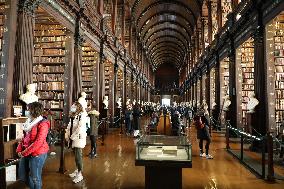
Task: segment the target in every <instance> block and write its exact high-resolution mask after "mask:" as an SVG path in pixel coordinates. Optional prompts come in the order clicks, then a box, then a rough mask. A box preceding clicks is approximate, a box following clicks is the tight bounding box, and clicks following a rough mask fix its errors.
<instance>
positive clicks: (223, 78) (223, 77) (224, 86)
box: [219, 57, 230, 125]
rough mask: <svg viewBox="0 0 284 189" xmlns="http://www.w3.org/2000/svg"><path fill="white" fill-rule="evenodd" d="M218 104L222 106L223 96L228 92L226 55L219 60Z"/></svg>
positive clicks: (222, 116) (222, 114) (227, 61)
mask: <svg viewBox="0 0 284 189" xmlns="http://www.w3.org/2000/svg"><path fill="white" fill-rule="evenodd" d="M219 69H220V70H219V73H220V106H221V108H222V110H223V108H224V97H225V96H226V95H228V94H229V75H230V73H229V58H228V57H226V58H224V59H223V60H222V61H221V62H220V68H219ZM220 119H221V124H222V125H223V124H225V119H226V118H225V112H224V111H222V112H221V117H220Z"/></svg>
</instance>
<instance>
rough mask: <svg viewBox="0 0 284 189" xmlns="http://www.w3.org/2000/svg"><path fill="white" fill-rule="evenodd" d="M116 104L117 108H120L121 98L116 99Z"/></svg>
mask: <svg viewBox="0 0 284 189" xmlns="http://www.w3.org/2000/svg"><path fill="white" fill-rule="evenodd" d="M116 103H117V108H121V104H122V102H121V98H120V97H119V98H118V100H117V101H116Z"/></svg>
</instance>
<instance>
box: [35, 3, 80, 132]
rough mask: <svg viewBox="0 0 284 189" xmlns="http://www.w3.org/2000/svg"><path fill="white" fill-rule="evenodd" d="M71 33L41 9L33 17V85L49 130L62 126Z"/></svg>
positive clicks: (68, 75)
mask: <svg viewBox="0 0 284 189" xmlns="http://www.w3.org/2000/svg"><path fill="white" fill-rule="evenodd" d="M72 40H73V35H72V33H71V32H70V31H69V30H68V29H67V28H66V27H65V26H63V25H62V24H60V23H59V22H58V21H57V20H56V18H54V17H52V16H51V15H49V14H48V13H47V12H46V11H45V10H43V9H42V8H40V7H39V8H38V9H37V10H36V14H35V28H34V57H33V82H34V83H37V96H38V97H39V102H41V103H42V104H43V106H44V109H45V110H46V114H47V115H48V119H49V120H50V121H51V128H52V129H53V128H58V127H60V126H62V125H63V122H62V121H63V112H64V111H66V110H65V109H66V108H64V107H66V106H65V105H66V102H67V101H66V100H67V98H66V92H67V89H68V87H66V86H67V85H68V84H67V80H69V78H70V73H69V72H70V68H69V67H70V66H69V65H71V63H72V59H71V58H70V57H71V56H72V52H73V48H74V47H73V46H72V45H71V44H72V43H73V44H74V42H72Z"/></svg>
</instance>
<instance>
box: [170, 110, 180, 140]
mask: <svg viewBox="0 0 284 189" xmlns="http://www.w3.org/2000/svg"><path fill="white" fill-rule="evenodd" d="M171 120H172V135H174V136H178V135H179V133H180V126H181V121H180V114H179V112H178V111H176V112H175V113H174V115H172V117H171Z"/></svg>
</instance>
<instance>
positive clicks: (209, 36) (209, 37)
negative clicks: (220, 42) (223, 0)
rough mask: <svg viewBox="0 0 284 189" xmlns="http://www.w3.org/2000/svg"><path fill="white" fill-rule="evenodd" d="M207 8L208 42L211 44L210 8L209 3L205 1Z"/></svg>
mask: <svg viewBox="0 0 284 189" xmlns="http://www.w3.org/2000/svg"><path fill="white" fill-rule="evenodd" d="M207 8H208V42H209V44H211V42H212V6H211V1H207Z"/></svg>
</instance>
